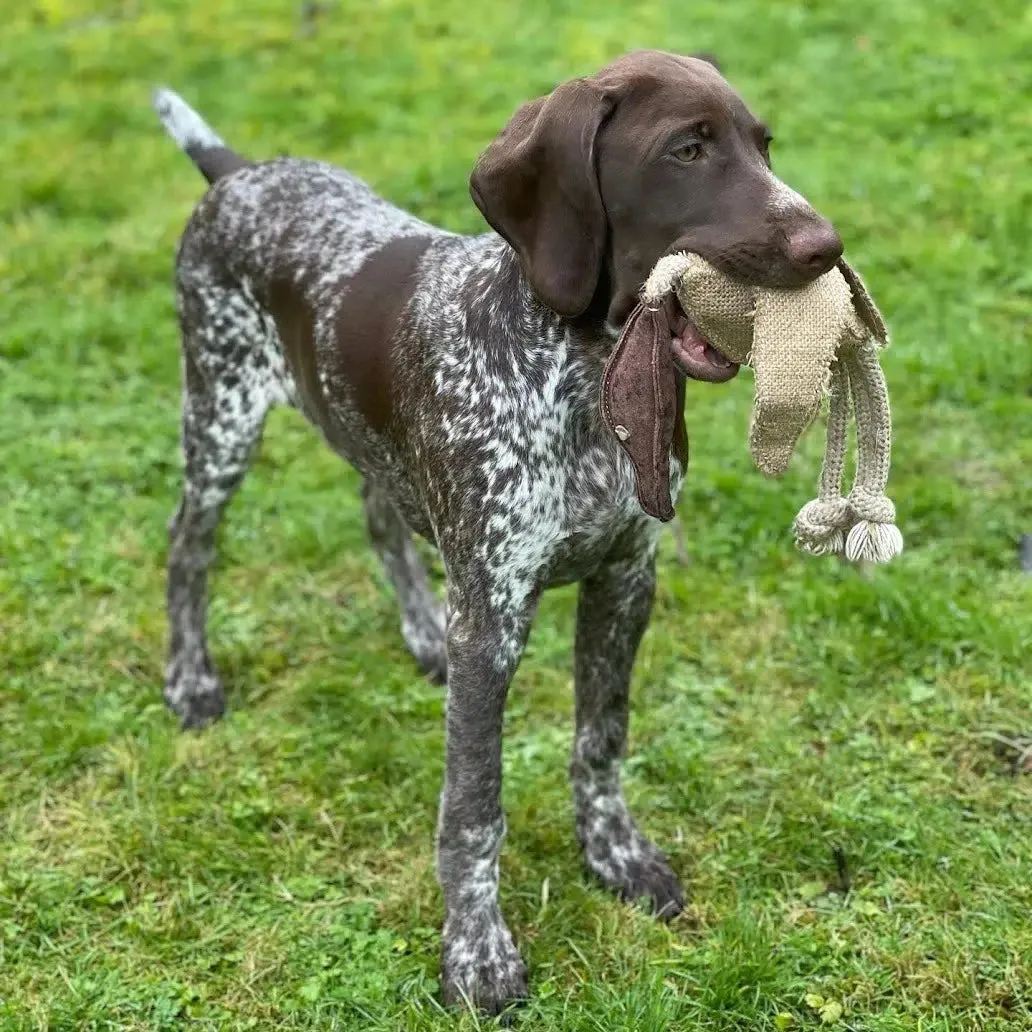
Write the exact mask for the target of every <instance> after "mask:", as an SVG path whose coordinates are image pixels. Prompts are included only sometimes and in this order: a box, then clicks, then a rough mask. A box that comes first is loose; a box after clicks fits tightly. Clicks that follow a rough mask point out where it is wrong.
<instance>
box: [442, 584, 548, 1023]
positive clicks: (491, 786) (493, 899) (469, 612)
mask: <svg viewBox="0 0 1032 1032" xmlns="http://www.w3.org/2000/svg"><path fill="white" fill-rule="evenodd" d="M478 594H479V593H478ZM532 612H533V607H532V606H530V605H525V606H520V607H519V611H517V612H512V611H508V612H499V611H497V610H496V609H495V608H494V607H492V606H491V605H490V604H489V603H488V602H487V601H486V599H484V598H482V597H476V596H470V595H466V596H462V595H460V594H459V593H458V592H457V591H456V590H455V589H454V586H453V585H449V592H448V630H447V648H448V715H447V736H448V744H447V761H446V771H445V783H444V792H443V793H442V796H441V809H440V818H439V823H438V840H437V868H438V877H439V879H440V882H441V888H442V889H443V892H444V903H445V922H444V933H443V942H442V951H441V974H442V990H443V996H444V999H445V1002H446V1003H449V1004H455V1003H463V1002H465V1003H468V1004H469V1005H471V1006H473V1007H476V1008H478V1009H480V1010H483V1011H486V1012H487V1013H489V1014H496V1013H498V1012H500V1011H501V1010H502V1009H504V1007H505V1006H506V1005H507V1004H508V1003H510V1002H512V1001H513V1000H518V999H522V998H524V997H526V995H527V969H526V967H525V966H524V963H523V961H522V959H521V958H520V955H519V952H518V951H517V949H516V946H515V945H514V943H513V940H512V934H511V933H510V932H509V929H508V928H507V927H506V924H505V920H504V918H503V917H502V913H501V910H500V909H499V906H498V854H499V853H500V852H501V848H502V839H503V838H504V836H505V817H504V815H503V814H502V807H501V788H502V711H503V709H504V706H505V697H506V694H507V692H508V688H509V681H510V680H511V678H512V675H513V673H514V672H515V670H516V666H517V664H518V663H519V660H520V656H521V655H522V653H523V646H524V644H525V642H526V637H527V631H528V628H529V625H530V618H531V614H532Z"/></svg>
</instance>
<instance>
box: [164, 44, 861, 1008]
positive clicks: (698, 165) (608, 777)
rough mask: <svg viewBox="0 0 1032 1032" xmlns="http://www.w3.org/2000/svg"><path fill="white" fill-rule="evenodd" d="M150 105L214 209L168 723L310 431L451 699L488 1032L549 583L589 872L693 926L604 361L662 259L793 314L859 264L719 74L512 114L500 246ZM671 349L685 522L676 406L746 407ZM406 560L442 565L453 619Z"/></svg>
mask: <svg viewBox="0 0 1032 1032" xmlns="http://www.w3.org/2000/svg"><path fill="white" fill-rule="evenodd" d="M154 104H155V108H156V110H157V112H158V114H159V116H160V118H161V120H162V122H163V123H164V125H165V128H166V129H167V130H168V132H169V133H170V135H171V136H172V138H173V139H174V140H175V142H176V143H177V144H178V145H179V146H180V147H181V148H182V149H183V150H184V151H185V152H186V153H187V154H188V155H189V157H190V158H191V159H192V160H193V162H194V164H195V165H196V166H197V168H198V169H199V170H200V171H201V173H202V174H203V175H204V176H205V178H206V179H207V180H208V182H209V183H210V184H211V186H210V189H209V190H208V192H207V193H206V194H205V196H204V197H203V198H202V200H201V201H200V202H199V203H198V204H197V206H196V208H195V210H194V211H193V214H192V216H191V217H190V219H189V222H188V224H187V226H186V229H185V231H184V233H183V235H182V237H181V240H180V242H179V247H178V252H177V259H176V299H177V310H178V316H179V324H180V330H181V336H182V374H183V405H182V447H183V453H184V458H185V483H184V488H183V494H182V499H181V501H180V504H179V506H178V508H177V510H176V512H175V515H174V516H173V517H172V520H171V522H170V525H169V535H170V547H169V554H168V580H167V603H168V617H169V623H170V638H169V656H168V664H167V668H166V677H165V691H164V695H165V699H166V701H167V704H168V705H169V707H170V708H171V709H172V710H173V711H174V712H175V713H176V714H178V716H179V717H180V718H181V720H182V723H183V725H184V726H185V727H188V728H191V727H199V726H201V725H203V724H205V723H207V722H208V721H211V720H213V719H215V718H218V717H219V716H221V715H222V713H223V711H224V709H225V700H224V696H223V691H222V687H221V685H220V682H219V678H218V675H217V673H216V671H215V668H214V666H213V664H212V661H211V658H210V656H209V653H208V648H207V642H206V633H205V620H206V570H207V568H208V566H209V564H210V562H211V560H212V558H213V553H214V537H215V532H216V528H217V526H218V523H219V520H220V517H221V515H222V512H223V509H224V507H225V505H226V503H227V502H228V501H229V499H230V497H231V496H232V494H233V493H234V491H235V490H236V489H237V487H238V486H239V485H240V482H241V480H242V478H243V477H244V474H245V472H246V470H247V468H248V463H249V459H250V457H251V453H252V450H253V448H254V446H255V444H256V442H257V441H258V440H259V437H260V435H261V431H262V425H263V421H264V419H265V416H266V413H267V412H268V411H269V409H270V408H271V407H272V406H274V405H292V406H294V407H295V408H297V409H299V410H300V411H301V412H302V413H303V414H304V415H305V416H306V417H307V419H308V420H309V421H310V422H311V423H312V424H314V426H315V427H316V428H318V430H319V431H321V433H322V434H323V436H324V437H325V439H326V441H327V442H328V444H329V445H330V447H331V448H332V449H333V450H334V451H336V452H337V453H338V454H339V455H340V456H342V457H343V458H344V459H346V460H347V461H348V462H349V463H351V465H352V466H354V467H355V468H356V469H357V470H358V471H359V472H360V473H361V474H362V475H363V477H364V484H363V489H362V493H363V499H364V507H365V515H366V520H367V523H368V531H369V537H370V539H371V541H372V545H373V547H374V549H375V550H376V552H377V554H378V555H379V557H380V559H381V560H382V562H383V566H384V569H385V571H386V573H387V576H388V578H389V580H390V582H391V584H392V585H393V589H394V591H395V593H396V595H397V598H398V602H399V604H400V609H401V631H402V635H403V637H404V640H405V642H406V644H407V646H408V648H409V650H410V651H411V652H412V654H413V656H414V657H415V659H416V661H417V663H418V664H419V666H420V667H421V668H422V670H423V671H425V672H426V673H427V674H428V675H430V676H431V677H434V678H436V679H439V680H441V681H445V682H446V683H447V718H446V723H447V765H446V774H445V782H444V787H443V792H442V795H441V802H440V811H439V820H438V828H437V870H438V878H439V881H440V884H441V887H442V891H443V896H444V904H445V921H444V928H443V933H442V953H441V970H442V993H443V997H444V999H445V1001H446V1002H447V1003H456V1002H460V1001H466V1002H467V1003H469V1004H471V1005H473V1006H475V1007H477V1008H479V1009H481V1010H482V1011H484V1012H487V1013H489V1014H494V1013H498V1012H500V1011H501V1010H503V1009H504V1008H505V1007H506V1006H507V1005H508V1004H509V1003H510V1002H512V1001H515V1000H519V999H521V998H524V997H525V996H526V995H527V991H528V990H527V972H526V967H525V966H524V963H523V961H522V960H521V958H520V954H519V952H518V951H517V949H516V946H515V944H514V942H513V938H512V935H511V934H510V931H509V929H508V927H507V926H506V923H505V920H504V918H503V917H502V913H501V911H500V909H499V905H498V856H499V852H500V850H501V846H502V840H503V837H504V835H505V819H504V816H503V814H502V810H501V805H500V799H499V795H500V789H501V780H502V769H501V731H502V711H503V707H504V704H505V698H506V692H507V690H508V686H509V682H510V680H511V678H512V676H513V673H514V672H515V670H516V667H517V664H518V663H519V660H520V656H521V653H522V651H523V648H524V644H525V642H526V639H527V635H528V631H529V628H530V624H531V619H532V616H533V613H534V610H535V605H536V603H537V601H538V599H539V598H540V596H541V593H542V592H543V591H544V590H545V589H546V588H548V587H551V586H554V585H560V584H569V583H573V582H578V583H579V585H580V588H579V591H580V594H579V600H578V604H577V626H576V641H575V693H576V733H575V741H574V746H573V756H572V761H571V764H570V776H571V781H572V786H573V798H574V803H575V812H576V820H575V825H576V834H577V837H578V839H579V841H580V845H581V847H582V849H583V854H584V859H585V862H586V864H587V867H588V868H589V869H590V870H591V871H592V872H593V873H594V875H595V876H597V878H598V879H599V880H600V881H601V882H602V884H603V885H605V886H606V887H608V888H610V889H612V890H614V891H615V892H617V893H618V894H619V895H620V896H622V897H624V898H627V899H646V900H649V901H651V906H652V908H653V910H654V911H655V913H656V914H658V915H660V916H661V917H664V918H669V917H671V916H673V915H674V914H676V913H678V912H679V911H680V910H681V908H682V906H683V895H682V890H681V886H680V884H679V882H678V879H677V876H676V875H675V873H674V872H673V870H672V869H671V867H670V865H669V863H668V862H667V859H666V858H665V857H664V855H663V853H662V852H661V851H660V850H659V849H658V848H657V847H656V846H654V845H653V844H652V843H651V842H650V841H649V840H648V839H647V838H646V837H645V836H644V835H643V834H642V833H641V832H640V831H639V830H638V828H637V826H636V824H635V822H634V820H633V819H632V817H631V815H630V813H629V812H628V808H627V805H626V803H625V801H624V797H623V794H622V791H621V787H620V762H621V757H622V754H623V751H624V743H625V738H626V733H627V710H628V689H629V685H630V680H631V670H632V666H633V664H634V659H635V653H636V651H637V648H638V643H639V641H640V640H641V637H642V634H643V632H644V631H645V628H646V625H647V623H648V620H649V613H650V609H651V605H652V600H653V594H654V588H655V582H656V570H655V556H656V545H657V538H658V534H659V531H660V530H661V528H662V525H663V524H662V522H660V521H659V520H657V519H655V518H653V517H650V516H648V515H647V514H646V513H645V512H643V511H642V508H641V506H640V505H639V503H638V500H637V499H636V496H635V478H634V471H633V469H632V465H631V463H630V461H629V460H628V458H627V456H626V454H625V453H624V452H623V451H622V450H621V448H620V447H619V442H618V441H617V440H616V438H615V437H614V436H613V434H612V433H610V432H609V430H608V429H607V428H606V427H605V426H604V424H603V422H602V419H601V416H600V410H599V389H600V382H601V377H602V372H603V367H604V364H605V362H606V358H607V356H608V355H609V354H610V353H611V351H612V349H613V347H614V342H615V340H616V339H617V337H618V336H619V333H620V330H621V327H622V326H623V324H624V323H625V321H626V320H627V319H628V315H629V313H630V312H631V311H632V309H633V308H634V307H635V304H636V302H637V299H638V293H639V290H640V288H641V286H642V284H643V282H644V280H645V279H646V277H647V275H648V273H649V271H650V270H651V268H652V266H653V265H654V264H655V262H656V261H657V259H659V258H660V257H661V256H663V255H665V254H669V253H672V252H675V251H682V250H687V251H693V252H697V253H699V254H701V255H702V256H703V257H704V258H706V259H707V260H708V261H709V262H711V263H712V264H713V265H715V266H717V267H718V268H719V269H721V270H723V271H725V272H727V273H729V274H730V275H732V276H735V277H736V278H738V279H740V280H744V281H746V282H749V283H753V284H756V285H760V286H769V287H791V286H801V285H803V284H805V283H808V282H810V281H812V280H814V279H816V278H817V277H818V276H820V275H822V274H823V273H825V272H827V271H828V270H829V269H830V268H831V267H832V266H833V265H834V264H835V263H836V262H837V261H838V259H839V258H840V257H841V254H842V242H841V240H840V238H839V236H838V234H837V232H836V231H835V229H834V228H833V226H832V225H831V224H830V223H829V222H828V221H827V220H825V219H824V218H822V217H821V216H820V215H818V214H817V213H816V212H815V211H814V209H813V208H812V207H811V206H810V205H809V204H808V203H807V202H806V201H805V200H804V199H803V198H802V197H801V196H800V195H799V194H797V193H796V192H795V191H793V190H791V189H790V188H789V187H788V186H786V185H785V184H784V183H783V182H782V181H781V180H779V179H778V178H777V177H776V176H775V175H774V174H773V172H772V171H771V165H770V158H769V153H768V147H769V143H770V140H771V134H770V131H769V129H768V128H767V126H766V125H765V124H764V123H763V122H761V121H759V120H758V119H757V118H756V117H754V116H753V115H752V114H751V113H750V111H749V110H748V108H747V107H746V105H745V103H744V102H743V101H742V99H741V98H740V97H739V95H738V94H737V93H736V92H735V91H734V89H733V88H732V87H731V86H730V85H729V84H728V83H727V81H726V80H725V79H724V78H723V76H722V75H721V73H720V72H719V70H718V69H717V68H716V66H715V64H714V63H712V62H710V61H708V60H706V59H700V58H691V57H683V56H678V55H674V54H669V53H664V52H659V51H639V52H634V53H631V54H627V55H625V56H622V57H620V58H619V59H617V60H615V61H613V62H612V63H611V64H608V65H607V66H606V67H604V68H603V69H601V71H599V72H598V73H596V74H595V75H593V76H590V77H585V78H578V79H573V80H570V81H567V82H563V83H561V84H560V85H559V86H557V87H556V89H555V90H554V91H553V92H552V93H550V94H549V95H548V96H546V97H542V98H538V99H535V100H531V101H530V102H528V103H525V104H523V105H522V106H521V107H520V108H519V109H518V110H517V111H516V112H515V114H514V115H513V116H512V118H511V119H510V121H509V122H508V124H507V125H506V126H505V127H504V129H503V130H502V131H501V133H500V134H499V135H498V137H497V138H496V139H495V140H494V141H493V142H491V143H490V144H489V146H488V147H487V149H486V150H485V151H484V152H483V154H482V155H481V156H480V158H479V160H478V161H477V162H476V164H475V167H474V169H473V171H472V175H471V178H470V193H471V195H472V199H473V201H474V202H475V204H476V206H477V207H478V208H479V210H480V211H481V213H482V214H483V216H484V218H485V220H486V221H487V223H488V224H489V226H490V227H491V230H492V232H486V233H483V234H482V235H478V236H473V237H469V236H462V235H457V234H454V233H450V232H446V231H444V230H442V229H439V228H436V227H434V226H431V225H429V224H427V223H426V222H423V221H421V220H420V219H418V218H416V217H415V216H413V215H411V214H408V213H406V212H404V211H402V210H400V209H399V208H397V207H394V206H393V205H391V204H389V203H388V202H387V201H385V200H382V199H381V198H379V197H378V196H377V195H376V194H374V193H373V192H372V191H371V190H370V189H369V188H368V187H367V186H366V185H365V184H364V183H362V182H361V181H360V180H358V179H357V178H355V177H354V176H352V175H350V174H349V173H347V172H345V171H343V170H341V169H338V168H336V167H333V166H331V165H328V164H324V163H320V162H316V161H307V160H298V159H292V158H278V159H274V160H269V161H257V162H252V161H249V160H246V159H245V158H243V157H241V156H240V155H238V154H237V153H235V152H234V151H232V150H231V149H230V148H229V147H227V146H226V145H225V144H224V143H223V142H222V140H221V139H220V138H219V137H218V136H217V135H216V134H215V132H214V131H213V130H212V129H211V128H210V127H209V126H208V125H207V124H206V123H205V122H204V121H203V120H202V119H201V117H200V116H199V115H198V114H197V113H196V112H194V111H193V110H192V109H191V108H190V107H189V106H188V105H187V104H186V103H185V102H184V101H183V100H182V99H181V98H180V97H178V96H177V95H176V94H175V93H173V92H171V91H169V90H164V89H163V90H159V91H157V92H156V94H155V97H154ZM670 334H671V347H672V348H673V349H674V354H675V361H676V363H677V367H678V369H679V371H680V374H681V375H680V376H679V377H678V383H679V387H678V399H679V406H680V411H679V412H678V414H677V428H678V429H677V432H676V433H675V439H674V442H673V447H672V448H671V450H670V458H669V461H670V494H671V502H673V500H674V499H676V496H677V494H678V491H679V489H680V485H681V481H682V479H683V475H684V469H685V465H686V462H687V441H686V438H685V434H684V420H683V403H684V386H685V380H686V379H692V380H698V381H714V382H719V381H724V380H728V379H730V378H731V377H732V376H733V375H734V374H735V373H736V372H737V366H734V365H732V364H731V363H730V362H728V361H727V360H726V359H724V358H723V357H722V356H721V355H720V354H719V353H718V352H716V351H714V349H712V348H711V347H709V345H708V344H707V343H706V342H705V341H704V340H701V339H699V338H698V334H697V332H696V333H695V335H694V336H693V335H692V334H693V328H692V327H691V326H690V324H689V323H688V321H687V320H686V319H685V318H683V316H681V317H678V318H676V319H675V320H674V321H673V323H672V324H671V327H670ZM413 534H419V535H421V536H423V537H424V538H426V539H427V540H429V541H430V542H432V543H433V544H434V545H435V546H436V547H437V548H438V549H439V551H440V554H441V556H442V559H443V564H444V567H445V573H446V581H447V602H446V604H445V605H442V604H441V602H440V601H439V600H438V599H437V597H436V596H435V594H434V592H433V591H432V589H431V587H430V585H429V582H428V579H427V575H426V572H425V570H424V568H423V566H422V565H421V562H420V559H419V556H418V554H417V551H416V549H415V547H414V544H413Z"/></svg>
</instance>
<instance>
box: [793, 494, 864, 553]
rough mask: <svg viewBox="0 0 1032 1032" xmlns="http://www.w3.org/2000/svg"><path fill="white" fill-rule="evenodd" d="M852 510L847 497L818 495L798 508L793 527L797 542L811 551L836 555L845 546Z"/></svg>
mask: <svg viewBox="0 0 1032 1032" xmlns="http://www.w3.org/2000/svg"><path fill="white" fill-rule="evenodd" d="M853 522H854V520H853V513H852V509H851V508H850V506H849V503H848V502H847V501H846V499H845V498H833V499H830V500H824V499H820V498H815V499H814V500H813V501H812V502H807V503H806V505H804V506H803V507H802V509H800V510H799V515H798V516H796V518H795V523H794V524H793V528H794V530H795V540H796V546H797V547H798V548H799V550H800V551H801V552H807V553H808V554H810V555H836V554H838V553H839V552H841V551H842V550H843V549H844V547H845V532H846V531H847V530H848V529H849V528H850V527H851V526H852V524H853Z"/></svg>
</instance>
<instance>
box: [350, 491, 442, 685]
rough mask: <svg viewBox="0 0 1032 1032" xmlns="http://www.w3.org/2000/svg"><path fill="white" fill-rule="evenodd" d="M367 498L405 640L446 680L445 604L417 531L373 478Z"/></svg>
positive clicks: (372, 534)
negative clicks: (430, 578) (434, 585)
mask: <svg viewBox="0 0 1032 1032" xmlns="http://www.w3.org/2000/svg"><path fill="white" fill-rule="evenodd" d="M362 500H363V502H364V504H365V514H366V526H367V527H368V530H369V538H370V540H371V541H372V543H373V548H374V549H376V554H377V555H378V556H379V557H380V561H381V562H382V563H383V568H384V571H385V572H386V574H387V577H388V579H389V580H390V582H391V584H392V585H393V587H394V592H395V594H396V595H397V596H398V603H399V605H400V606H401V633H402V635H403V636H404V638H405V644H406V645H408V647H409V651H410V652H411V653H412V655H413V656H415V658H416V662H417V663H418V664H419V668H420V669H421V670H422V671H423V673H425V674H426V675H427V676H428V677H430V678H431V679H432V680H434V681H438V682H440V683H442V684H443V683H444V681H445V680H446V678H447V672H448V661H447V659H446V649H445V619H444V605H443V603H442V602H441V601H440V600H439V599H438V598H437V596H436V595H435V594H434V591H433V588H431V587H430V582H429V581H428V580H427V575H426V569H425V568H424V566H423V563H422V561H421V559H420V558H419V553H418V552H417V551H416V546H415V542H414V541H413V539H412V532H411V531H410V530H409V528H408V525H407V524H406V523H405V521H404V519H403V518H402V517H401V514H400V513H399V512H398V510H397V509H396V508H395V506H394V503H393V502H392V501H391V500H390V498H389V497H388V496H387V494H386V492H384V491H383V489H382V488H380V487H379V486H378V485H377V484H376V483H374V481H373V480H372V479H371V478H367V479H366V480H365V482H364V483H363V485H362Z"/></svg>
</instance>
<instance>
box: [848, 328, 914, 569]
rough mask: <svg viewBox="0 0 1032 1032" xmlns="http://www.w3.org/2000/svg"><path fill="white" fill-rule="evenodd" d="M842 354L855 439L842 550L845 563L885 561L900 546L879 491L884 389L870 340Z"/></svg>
mask: <svg viewBox="0 0 1032 1032" xmlns="http://www.w3.org/2000/svg"><path fill="white" fill-rule="evenodd" d="M842 359H843V360H844V362H845V364H846V366H847V368H848V375H849V382H850V388H851V391H852V396H853V408H854V410H855V413H856V441H857V462H856V476H855V477H854V479H853V487H852V490H851V491H850V492H849V497H848V499H847V501H848V503H849V507H850V509H851V510H852V513H853V526H852V528H851V529H850V530H849V533H848V536H847V537H846V544H845V554H846V558H847V559H849V560H850V561H851V562H859V561H860V560H866V561H868V562H874V563H887V562H888V561H889V560H890V559H892V558H893V556H896V555H899V553H900V552H902V551H903V535H902V534H900V532H899V529H898V528H897V527H896V508H895V506H894V505H893V504H892V502H891V501H890V500H889V498H888V497H887V496H886V494H885V486H886V484H887V483H888V479H889V458H890V452H891V448H892V422H891V418H890V414H889V392H888V389H887V388H886V386H885V375H884V374H883V373H882V370H881V366H880V365H879V363H878V355H877V352H876V351H875V349H874V348H873V347H872V346H871V345H870V344H867V343H864V344H861V345H858V346H857V347H855V348H850V349H848V351H846V353H845V354H844V355H843V356H842Z"/></svg>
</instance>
